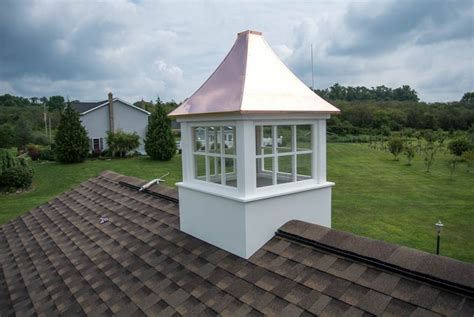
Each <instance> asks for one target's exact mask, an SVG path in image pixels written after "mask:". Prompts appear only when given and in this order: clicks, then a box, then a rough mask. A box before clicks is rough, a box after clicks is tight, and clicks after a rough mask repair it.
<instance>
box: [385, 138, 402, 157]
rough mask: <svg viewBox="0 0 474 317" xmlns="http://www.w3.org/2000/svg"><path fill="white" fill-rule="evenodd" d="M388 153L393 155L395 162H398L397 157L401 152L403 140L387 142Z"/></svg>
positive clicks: (396, 139)
mask: <svg viewBox="0 0 474 317" xmlns="http://www.w3.org/2000/svg"><path fill="white" fill-rule="evenodd" d="M388 151H389V152H390V153H392V154H393V156H394V157H395V161H398V155H400V153H402V151H403V140H402V139H401V138H399V137H393V138H391V139H390V140H388Z"/></svg>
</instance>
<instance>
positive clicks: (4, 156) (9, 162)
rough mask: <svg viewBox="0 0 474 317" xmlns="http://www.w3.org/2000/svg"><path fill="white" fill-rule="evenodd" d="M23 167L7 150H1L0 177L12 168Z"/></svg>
mask: <svg viewBox="0 0 474 317" xmlns="http://www.w3.org/2000/svg"><path fill="white" fill-rule="evenodd" d="M18 165H21V163H20V160H19V159H18V158H16V157H15V156H13V154H12V153H11V152H10V151H8V150H5V149H0V175H1V174H3V172H5V171H6V170H7V169H9V168H10V167H14V166H18Z"/></svg>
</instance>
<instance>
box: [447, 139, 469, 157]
mask: <svg viewBox="0 0 474 317" xmlns="http://www.w3.org/2000/svg"><path fill="white" fill-rule="evenodd" d="M472 148H473V146H472V144H471V142H469V140H468V139H467V138H460V139H455V140H452V141H451V142H449V143H448V149H449V151H450V152H451V154H453V155H456V156H461V155H462V154H463V153H464V152H466V151H469V150H472Z"/></svg>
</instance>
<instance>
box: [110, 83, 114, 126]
mask: <svg viewBox="0 0 474 317" xmlns="http://www.w3.org/2000/svg"><path fill="white" fill-rule="evenodd" d="M113 97H114V96H113V95H112V93H111V92H109V131H110V132H112V133H113V132H114V101H113Z"/></svg>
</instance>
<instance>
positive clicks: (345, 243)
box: [279, 220, 474, 289]
mask: <svg viewBox="0 0 474 317" xmlns="http://www.w3.org/2000/svg"><path fill="white" fill-rule="evenodd" d="M279 231H280V232H284V233H288V234H291V235H294V236H298V237H301V238H304V239H307V240H310V241H312V242H315V243H318V244H322V245H326V246H330V247H332V248H336V249H339V250H342V251H346V252H350V253H354V254H358V255H362V256H364V257H367V258H371V259H375V260H377V261H380V262H383V263H386V264H389V265H393V266H397V267H400V268H402V269H405V270H407V271H412V272H416V273H420V274H424V275H428V276H431V277H434V278H436V279H440V280H444V281H448V282H451V283H455V284H459V285H462V286H465V287H468V288H471V289H473V288H474V265H472V264H470V263H467V262H463V261H459V260H456V259H452V258H448V257H445V256H442V255H435V254H431V253H428V252H425V251H421V250H417V249H413V248H408V247H404V246H400V245H397V244H392V243H388V242H384V241H381V240H376V239H371V238H367V237H363V236H359V235H356V234H353V233H349V232H345V231H340V230H337V229H332V228H327V227H323V226H320V225H317V224H312V223H308V222H304V221H300V220H290V221H288V222H287V223H285V224H284V225H283V226H281V227H280V229H279Z"/></svg>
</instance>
